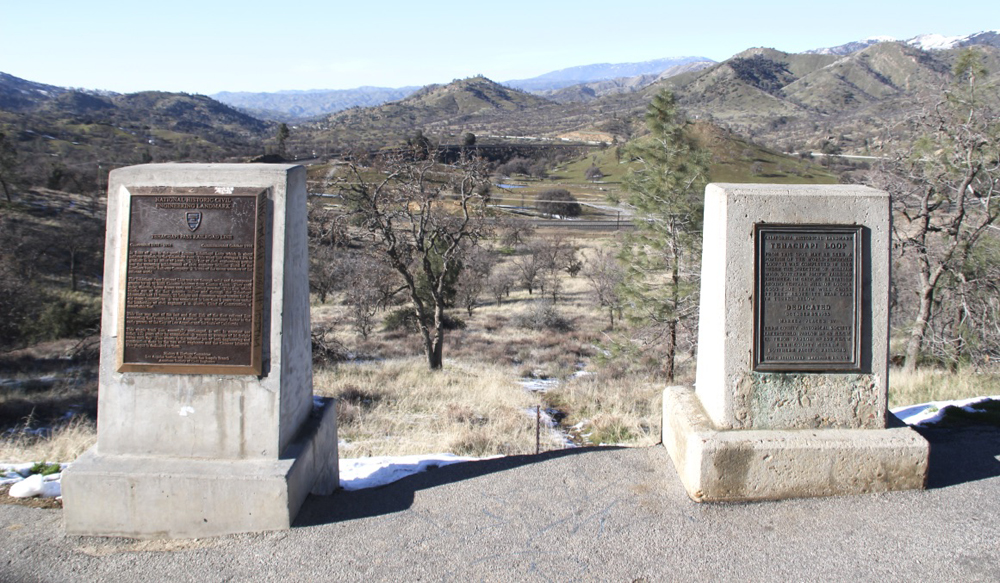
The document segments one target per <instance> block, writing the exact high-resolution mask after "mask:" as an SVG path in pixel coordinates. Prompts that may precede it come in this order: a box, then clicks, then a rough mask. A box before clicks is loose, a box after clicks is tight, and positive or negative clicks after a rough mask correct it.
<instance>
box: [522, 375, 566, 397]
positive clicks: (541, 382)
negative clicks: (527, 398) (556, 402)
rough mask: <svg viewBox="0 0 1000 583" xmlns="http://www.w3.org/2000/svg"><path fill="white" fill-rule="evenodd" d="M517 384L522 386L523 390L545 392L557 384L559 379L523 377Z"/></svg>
mask: <svg viewBox="0 0 1000 583" xmlns="http://www.w3.org/2000/svg"><path fill="white" fill-rule="evenodd" d="M517 384H519V385H521V386H522V387H524V390H526V391H531V392H532V393H545V392H548V391H551V390H552V389H554V388H556V387H558V386H559V379H534V378H523V379H521V380H519V381H517Z"/></svg>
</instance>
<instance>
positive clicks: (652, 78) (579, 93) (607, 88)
mask: <svg viewBox="0 0 1000 583" xmlns="http://www.w3.org/2000/svg"><path fill="white" fill-rule="evenodd" d="M714 64H715V61H692V62H689V63H684V64H682V65H674V66H673V67H670V68H669V69H666V70H664V71H662V72H660V73H659V74H656V73H651V74H648V75H638V76H636V77H619V78H617V79H608V80H605V81H592V82H590V83H581V84H579V85H570V86H569V87H563V88H562V89H552V90H549V91H538V92H536V94H537V95H541V96H542V97H545V98H547V99H551V100H552V101H556V102H558V103H572V102H587V101H593V100H595V99H597V98H599V97H604V96H606V95H615V94H619V93H632V92H634V91H638V90H639V89H642V88H643V87H645V86H647V85H650V84H652V83H656V82H657V81H661V80H663V79H669V78H670V77H674V76H677V75H680V74H683V73H690V72H693V71H700V70H702V69H704V68H706V67H711V66H712V65H714Z"/></svg>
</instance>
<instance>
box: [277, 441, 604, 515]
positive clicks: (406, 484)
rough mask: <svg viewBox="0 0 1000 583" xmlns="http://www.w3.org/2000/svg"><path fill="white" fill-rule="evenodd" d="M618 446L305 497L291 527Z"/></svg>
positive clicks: (456, 468) (377, 511)
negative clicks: (482, 477) (481, 477)
mask: <svg viewBox="0 0 1000 583" xmlns="http://www.w3.org/2000/svg"><path fill="white" fill-rule="evenodd" d="M615 449H624V448H621V447H614V446H606V447H580V448H573V449H560V450H556V451H548V452H545V453H541V454H538V455H514V456H507V457H502V458H496V459H491V460H482V461H474V462H464V463H457V464H451V465H447V466H443V467H439V468H435V469H433V470H429V471H426V472H421V473H419V474H414V475H412V476H407V477H406V478H403V479H402V480H399V481H397V482H393V483H391V484H386V485H385V486H382V487H380V488H367V489H364V490H353V491H346V490H338V491H336V492H334V493H333V494H332V495H330V496H309V497H308V498H306V502H305V504H303V505H302V510H300V511H299V515H298V516H297V517H296V519H295V523H294V524H293V526H295V527H301V526H318V525H321V524H329V523H332V522H342V521H345V520H355V519H358V518H366V517H369V516H381V515H384V514H392V513H394V512H402V511H404V510H406V509H408V508H409V507H410V506H411V505H412V504H413V498H414V494H415V493H416V492H417V491H418V490H424V489H427V488H434V487H436V486H441V485H444V484H450V483H452V482H461V481H462V480H468V479H471V478H478V477H480V476H485V475H487V474H492V473H495V472H502V471H505V470H511V469H514V468H519V467H521V466H526V465H530V464H536V463H539V462H544V461H547V460H551V459H556V458H561V457H566V456H571V455H580V454H586V453H594V452H602V451H609V450H615Z"/></svg>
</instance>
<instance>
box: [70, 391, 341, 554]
mask: <svg viewBox="0 0 1000 583" xmlns="http://www.w3.org/2000/svg"><path fill="white" fill-rule="evenodd" d="M334 403H335V402H334V401H333V400H332V399H328V400H326V403H325V406H324V407H323V408H322V409H320V410H319V411H318V412H316V413H315V414H314V415H313V416H311V417H310V418H309V420H308V421H307V422H306V423H304V424H303V427H302V430H301V432H300V433H299V435H298V437H297V439H296V440H295V441H294V442H292V443H291V444H290V445H289V446H288V448H287V449H286V451H285V452H284V453H283V455H282V456H280V457H279V459H276V460H239V459H193V458H191V459H188V458H178V457H166V456H132V455H101V454H100V452H98V451H97V447H96V446H95V447H93V448H91V449H90V450H89V451H87V452H86V453H85V454H83V455H82V456H80V458H78V459H77V460H76V461H75V462H73V465H72V466H71V467H70V468H69V469H68V470H67V471H66V473H65V474H64V475H63V479H62V488H63V500H64V510H63V514H64V516H65V521H66V533H67V534H70V535H87V536H126V537H135V538H200V537H206V536H219V535H224V534H234V533H240V532H255V531H266V530H283V529H287V528H289V527H290V526H291V523H292V521H293V520H294V519H295V515H296V514H298V511H299V508H301V506H302V503H303V502H305V499H306V496H307V495H308V494H310V493H311V494H317V495H328V494H331V493H333V491H334V490H335V489H336V488H337V487H338V486H339V472H338V455H337V408H336V406H335V405H334Z"/></svg>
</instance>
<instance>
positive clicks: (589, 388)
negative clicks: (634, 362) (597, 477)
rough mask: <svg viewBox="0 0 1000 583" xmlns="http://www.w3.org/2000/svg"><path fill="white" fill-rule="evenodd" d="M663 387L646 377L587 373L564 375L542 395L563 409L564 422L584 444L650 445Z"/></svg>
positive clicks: (659, 415) (653, 441) (657, 425)
mask: <svg viewBox="0 0 1000 583" xmlns="http://www.w3.org/2000/svg"><path fill="white" fill-rule="evenodd" d="M663 388H664V386H663V384H662V383H657V382H652V381H651V379H649V378H643V377H637V376H626V377H619V378H614V377H612V376H610V375H608V374H588V375H581V376H576V377H574V378H571V379H567V380H566V381H565V382H563V383H560V385H559V386H558V387H557V388H555V389H553V390H551V391H549V392H548V393H546V395H545V398H546V400H547V401H548V402H549V403H550V406H552V407H554V408H556V409H558V410H560V411H563V412H564V413H566V419H565V420H564V421H563V424H564V425H566V426H568V427H573V428H574V429H573V431H572V432H573V436H574V438H576V439H577V440H579V441H580V442H581V443H583V444H587V445H601V444H625V445H637V446H650V445H655V444H657V443H659V442H660V421H661V418H662V413H661V408H662V407H661V404H662V393H663Z"/></svg>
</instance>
